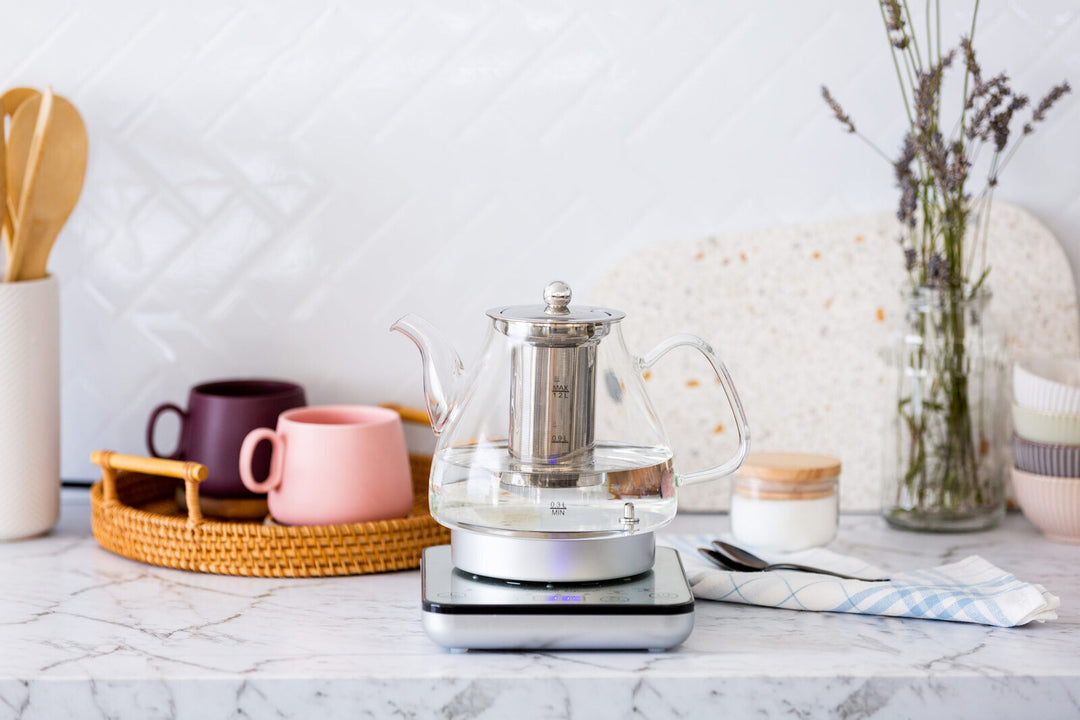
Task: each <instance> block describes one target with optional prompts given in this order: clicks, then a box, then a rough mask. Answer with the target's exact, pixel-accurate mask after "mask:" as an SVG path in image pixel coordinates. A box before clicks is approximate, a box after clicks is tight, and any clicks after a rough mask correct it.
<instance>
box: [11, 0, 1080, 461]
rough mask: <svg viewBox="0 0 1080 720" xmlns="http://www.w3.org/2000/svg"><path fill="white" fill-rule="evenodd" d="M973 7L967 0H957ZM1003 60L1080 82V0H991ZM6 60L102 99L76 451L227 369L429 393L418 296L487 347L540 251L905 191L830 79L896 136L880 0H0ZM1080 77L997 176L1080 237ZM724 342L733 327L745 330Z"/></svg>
mask: <svg viewBox="0 0 1080 720" xmlns="http://www.w3.org/2000/svg"><path fill="white" fill-rule="evenodd" d="M945 5H946V9H945V17H944V18H943V22H944V23H945V25H946V27H947V28H948V31H949V32H952V34H953V36H956V35H958V34H959V33H960V32H961V31H962V30H961V28H962V27H963V24H964V23H963V16H964V15H965V14H966V13H967V12H968V10H969V7H970V3H967V2H964V3H955V4H954V3H945ZM981 6H982V7H981V20H980V24H979V29H978V31H977V32H978V36H977V38H978V45H979V47H980V48H981V51H982V61H983V65H984V68H985V69H998V68H1007V69H1008V70H1009V72H1010V74H1011V75H1012V77H1013V78H1015V81H1016V84H1017V85H1018V86H1019V87H1020V88H1022V89H1024V90H1025V91H1028V92H1030V93H1031V94H1032V95H1033V96H1034V97H1035V98H1038V97H1041V95H1042V93H1043V92H1045V91H1046V90H1047V89H1048V88H1049V87H1050V86H1051V85H1053V84H1055V83H1057V82H1059V81H1060V80H1061V79H1062V78H1065V77H1068V78H1071V79H1072V80H1073V81H1074V84H1076V83H1080V8H1078V7H1077V5H1076V4H1075V3H1074V2H1065V1H1064V0H1061V1H1056V0H1046V1H1043V2H1038V3H1024V2H1020V1H1019V0H1014V1H1013V2H1007V1H1004V0H983V2H982V3H981ZM0 8H2V9H3V15H2V16H3V17H5V18H7V19H8V20H9V26H10V27H13V28H17V29H18V32H9V33H7V34H6V35H5V41H4V42H3V43H0V81H2V83H3V85H4V86H5V87H10V86H16V85H32V86H38V87H40V86H43V85H45V84H51V85H52V86H53V87H54V89H55V90H56V91H57V92H59V93H61V94H63V95H65V96H67V97H69V98H70V99H71V100H72V101H73V102H75V104H76V105H77V106H78V107H79V108H80V109H81V110H82V111H83V113H84V115H85V118H86V122H87V125H88V128H89V131H90V138H91V158H90V165H89V170H88V174H87V180H86V187H85V190H84V194H83V197H82V200H81V201H80V204H79V206H78V208H77V209H76V211H75V213H74V215H73V216H72V218H71V221H70V223H69V225H68V227H67V228H66V229H65V231H64V233H63V234H62V235H61V237H60V238H59V241H58V243H57V246H56V249H55V251H54V255H53V259H52V263H51V268H52V270H53V271H54V272H55V273H56V274H58V275H59V276H60V278H61V281H62V307H63V310H62V311H63V351H64V357H63V403H64V426H63V448H64V449H63V453H64V455H63V472H64V475H65V476H67V477H84V478H86V477H91V476H92V475H93V468H92V466H91V465H90V464H89V461H88V456H89V453H90V451H91V450H92V449H94V448H99V447H108V448H114V449H117V450H123V451H128V452H141V451H142V450H143V440H142V437H143V426H144V422H145V418H146V416H147V414H148V412H149V410H150V409H151V408H152V407H153V406H154V405H155V404H156V403H158V402H160V401H163V400H173V401H182V400H183V399H184V398H185V397H186V391H187V388H188V387H189V386H190V385H191V384H193V383H195V382H197V381H199V380H203V379H207V378H214V377H223V376H230V375H274V376H282V377H288V378H292V379H295V380H297V381H299V382H301V383H303V384H304V385H305V386H306V387H307V388H308V391H309V397H310V399H311V400H312V401H313V402H331V401H345V402H379V401H384V400H395V401H404V402H408V403H412V404H417V403H420V402H421V398H420V386H421V379H420V367H419V359H418V358H417V357H416V356H415V350H414V349H413V348H412V347H411V345H409V343H407V342H406V341H404V340H403V339H402V338H400V337H397V336H391V335H390V334H389V333H387V327H388V326H389V325H390V323H391V322H392V321H393V320H394V319H395V318H396V317H397V316H398V315H399V314H402V313H404V312H407V311H412V312H418V313H421V314H423V315H425V316H427V317H428V318H429V319H431V320H432V321H433V322H435V323H436V324H438V325H440V326H442V327H444V328H445V329H446V332H447V333H448V334H449V335H450V336H451V337H454V338H456V339H457V340H458V344H459V346H460V349H461V351H462V354H463V355H464V356H465V357H467V358H471V357H472V355H473V354H474V353H475V351H476V349H477V346H478V343H479V340H480V338H481V337H482V332H483V329H484V317H483V311H484V310H485V309H486V308H488V307H490V306H493V305H497V304H500V303H508V302H514V303H520V302H531V301H533V300H536V299H537V296H538V294H539V291H540V288H542V287H543V285H544V283H545V282H547V281H548V280H550V279H552V278H555V277H559V278H561V279H564V280H566V281H567V282H569V283H571V285H573V287H574V288H575V291H576V293H577V295H578V297H579V298H585V297H588V295H589V293H590V290H591V288H592V287H593V285H594V284H595V283H596V282H597V281H598V280H599V278H600V277H602V276H603V275H604V273H605V271H606V270H608V269H610V268H611V267H612V266H613V265H614V264H615V262H617V261H618V259H619V258H621V257H623V256H625V255H626V254H627V253H629V252H631V251H633V250H637V249H641V248H646V247H652V246H656V245H658V244H660V243H665V242H669V241H676V240H694V239H700V238H703V237H707V236H710V235H713V234H716V233H720V232H731V231H739V230H743V229H748V228H760V227H767V226H771V225H776V224H788V223H794V222H805V221H816V220H823V219H829V218H834V217H842V216H847V215H853V214H861V213H865V212H870V211H874V210H879V209H882V208H890V207H892V206H893V204H894V201H895V195H894V190H893V188H892V178H891V172H890V170H889V168H888V167H887V166H886V165H884V164H882V163H880V162H879V161H878V160H877V159H876V158H875V157H874V156H873V155H872V154H871V153H870V152H869V151H868V150H867V149H866V148H865V147H864V146H862V145H861V144H860V143H858V142H857V141H855V140H853V139H852V138H850V137H848V136H846V135H845V134H844V133H843V132H842V131H841V130H840V129H839V128H838V127H837V125H836V123H835V121H834V120H833V119H832V118H831V117H830V114H829V112H828V110H827V108H826V107H825V106H824V104H823V103H822V102H821V99H820V96H819V92H820V86H821V85H822V84H823V83H825V84H828V85H829V86H830V88H831V89H832V90H834V92H835V93H836V95H837V96H838V97H839V98H840V99H841V100H842V101H843V102H844V104H845V107H846V109H847V110H848V112H849V113H851V114H852V116H853V117H854V118H855V119H856V121H857V122H858V123H859V125H860V126H861V128H862V129H863V130H864V131H865V132H866V133H867V134H868V135H870V136H871V137H873V138H875V139H878V140H879V141H880V143H881V144H882V146H883V147H884V148H885V149H886V150H887V151H888V152H890V153H891V152H892V150H893V148H894V147H895V146H897V145H898V143H899V139H900V133H901V127H902V123H901V120H900V105H899V98H898V97H897V93H896V89H895V87H894V83H895V78H894V76H893V70H892V67H891V64H890V62H889V59H888V53H887V50H886V46H885V42H884V37H883V32H882V28H881V24H880V17H879V16H878V11H877V8H876V7H875V3H874V2H870V1H865V0H862V1H856V0H845V1H844V2H832V3H803V2H798V1H797V0H778V1H777V2H771V3H767V4H757V5H752V6H751V5H747V4H745V3H716V2H649V1H646V0H619V1H618V2H616V1H615V0H609V1H608V2H585V3H569V2H567V3H538V2H531V1H526V2H518V3H513V2H494V1H490V2H481V1H479V0H458V1H456V2H437V1H436V0H429V1H423V0H415V1H413V2H399V1H395V2H390V1H389V0H369V1H366V2H346V1H345V0H340V1H325V2H306V3H290V2H284V1H282V0H277V1H267V2H255V1H254V0H250V1H237V2H218V1H214V2H210V1H206V2H202V1H197V2H186V3H168V2H164V1H156V2H134V0H130V1H125V0H113V1H111V2H95V3H74V2H61V1H58V0H39V1H37V2H34V3H18V2H14V0H4V1H3V2H0ZM1078 130H1080V104H1078V103H1077V102H1076V101H1075V99H1074V98H1072V97H1069V98H1066V100H1065V101H1064V102H1063V103H1062V104H1061V105H1060V106H1059V107H1058V108H1056V109H1055V111H1054V112H1053V114H1052V115H1051V117H1050V119H1049V121H1048V122H1047V123H1046V125H1045V126H1044V127H1042V128H1041V129H1040V130H1039V133H1038V134H1037V135H1035V136H1034V137H1032V138H1031V139H1029V141H1027V143H1026V147H1024V148H1023V150H1022V152H1021V153H1019V154H1018V155H1017V157H1016V160H1015V162H1014V164H1013V165H1012V166H1011V167H1010V168H1009V170H1008V173H1007V175H1006V176H1005V178H1004V181H1003V182H1002V185H1001V187H1000V189H999V192H998V196H999V197H1003V198H1005V199H1007V200H1010V201H1012V202H1015V203H1017V204H1019V205H1021V206H1024V207H1026V208H1027V209H1029V210H1031V211H1032V212H1034V213H1035V214H1036V215H1038V216H1039V217H1041V218H1042V219H1043V220H1044V221H1045V222H1046V223H1047V224H1048V225H1049V226H1050V228H1051V230H1053V231H1054V232H1055V233H1056V234H1057V236H1058V237H1059V239H1060V240H1061V241H1062V243H1063V244H1064V246H1065V249H1066V252H1067V254H1068V256H1069V258H1070V261H1071V262H1072V264H1073V266H1074V268H1075V267H1077V266H1078V265H1080V230H1078V229H1077V228H1080V173H1077V172H1076V162H1075V159H1076V158H1077V157H1080V132H1077V131H1078ZM724 340H725V341H726V340H727V339H724Z"/></svg>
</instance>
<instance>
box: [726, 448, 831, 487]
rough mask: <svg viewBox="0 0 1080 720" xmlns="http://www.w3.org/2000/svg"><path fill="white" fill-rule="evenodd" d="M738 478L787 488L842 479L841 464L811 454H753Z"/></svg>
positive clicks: (741, 469) (743, 465) (738, 474)
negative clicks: (778, 484)
mask: <svg viewBox="0 0 1080 720" xmlns="http://www.w3.org/2000/svg"><path fill="white" fill-rule="evenodd" d="M736 475H737V477H743V478H757V479H759V480H766V481H769V482H775V483H783V484H785V485H786V484H791V485H802V484H804V483H813V482H815V481H821V480H827V479H831V478H835V477H837V476H839V475H840V461H839V460H837V459H836V458H834V457H831V456H829V455H814V454H812V453H796V452H767V453H750V455H749V457H747V458H746V462H744V463H743V464H742V467H740V468H739V470H738V472H737V473H736Z"/></svg>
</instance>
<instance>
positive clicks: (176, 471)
mask: <svg viewBox="0 0 1080 720" xmlns="http://www.w3.org/2000/svg"><path fill="white" fill-rule="evenodd" d="M90 462H92V463H94V464H95V465H99V466H100V467H101V474H102V479H103V480H104V481H105V503H106V505H114V504H116V503H117V502H118V500H117V497H116V473H117V471H118V470H126V471H129V472H138V473H145V474H147V475H161V476H163V477H174V478H180V479H181V480H183V481H184V495H185V496H186V498H187V506H188V526H189V527H191V526H194V525H198V524H199V523H201V522H202V520H203V517H202V510H200V509H199V483H200V482H202V481H203V480H205V479H206V472H207V471H206V466H205V465H200V464H199V463H194V462H183V461H181V460H166V459H164V458H149V457H141V456H139V455H122V454H120V453H115V452H112V451H111V450H95V451H94V452H93V453H91V455H90Z"/></svg>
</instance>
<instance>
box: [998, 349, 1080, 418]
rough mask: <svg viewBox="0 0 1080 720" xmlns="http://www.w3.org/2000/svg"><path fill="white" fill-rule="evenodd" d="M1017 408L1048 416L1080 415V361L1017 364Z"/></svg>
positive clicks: (1032, 360) (1030, 360)
mask: <svg viewBox="0 0 1080 720" xmlns="http://www.w3.org/2000/svg"><path fill="white" fill-rule="evenodd" d="M1013 398H1014V399H1015V400H1016V403H1017V405H1022V406H1024V407H1026V408H1031V409H1032V410H1040V411H1042V412H1048V413H1065V414H1080V360H1066V359H1062V358H1050V357H1039V358H1027V359H1021V360H1017V361H1016V364H1015V365H1013Z"/></svg>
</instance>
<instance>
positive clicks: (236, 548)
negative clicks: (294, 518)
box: [90, 451, 450, 577]
mask: <svg viewBox="0 0 1080 720" xmlns="http://www.w3.org/2000/svg"><path fill="white" fill-rule="evenodd" d="M92 460H93V462H94V463H95V464H97V465H99V466H101V470H102V479H101V480H100V481H98V482H96V483H94V485H93V486H92V487H91V488H90V507H91V511H92V521H91V522H92V528H93V532H94V538H95V539H96V540H97V541H98V543H100V544H101V546H102V547H104V548H105V549H107V550H111V551H112V552H114V553H116V554H118V555H123V556H124V557H127V558H131V559H132V560H138V561H140V562H145V563H150V564H151V565H160V566H162V567H170V568H177V569H180V570H194V571H196V572H205V573H217V574H221V575H250V576H256V577H325V576H329V575H360V574H365V573H374V572H385V571H389V570H407V569H411V568H416V567H419V566H420V553H421V551H423V549H424V548H425V547H428V546H429V545H439V544H442V543H446V542H449V541H450V531H449V530H447V529H446V528H444V527H443V526H442V525H439V524H438V523H436V522H435V520H434V519H433V518H432V517H431V515H430V514H429V513H428V508H427V493H428V472H429V470H430V465H431V460H430V458H427V457H424V456H420V455H414V456H411V457H410V461H411V465H412V476H413V488H414V489H415V491H416V502H415V503H414V504H413V508H412V511H411V512H410V514H409V515H408V517H405V518H402V519H400V520H382V521H378V522H370V523H355V524H350V525H321V526H311V527H288V526H284V525H275V524H266V523H263V522H260V521H235V520H216V519H210V518H206V517H204V516H203V514H202V511H201V510H200V508H199V495H198V493H199V482H200V481H201V480H203V479H205V478H206V468H205V467H204V466H203V465H199V464H197V463H192V462H181V461H178V460H161V459H157V458H145V457H137V456H132V455H120V454H118V453H112V452H107V451H97V452H95V453H94V454H93V457H92ZM181 481H182V482H183V483H184V488H185V496H186V500H187V502H186V505H187V511H186V512H185V511H183V510H181V509H180V506H179V504H178V503H177V501H176V489H177V486H178V485H179V484H180V482H181Z"/></svg>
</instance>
